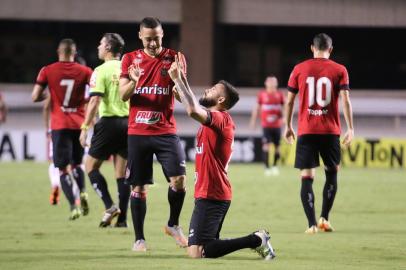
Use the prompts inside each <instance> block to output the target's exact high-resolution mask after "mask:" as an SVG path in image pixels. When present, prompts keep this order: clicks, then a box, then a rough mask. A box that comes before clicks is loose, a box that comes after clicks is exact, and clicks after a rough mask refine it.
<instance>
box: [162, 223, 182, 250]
mask: <svg viewBox="0 0 406 270" xmlns="http://www.w3.org/2000/svg"><path fill="white" fill-rule="evenodd" d="M164 231H165V233H166V234H167V235H169V236H172V237H173V239H175V241H176V244H177V245H178V246H180V247H182V248H185V247H187V239H186V237H185V235H184V234H183V231H182V228H181V227H180V226H178V225H173V227H170V226H168V225H166V226H165V227H164Z"/></svg>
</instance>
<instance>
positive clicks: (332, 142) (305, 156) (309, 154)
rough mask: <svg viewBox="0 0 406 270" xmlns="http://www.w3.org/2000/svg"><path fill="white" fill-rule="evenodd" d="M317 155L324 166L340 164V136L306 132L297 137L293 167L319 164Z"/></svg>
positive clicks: (307, 167)
mask: <svg viewBox="0 0 406 270" xmlns="http://www.w3.org/2000/svg"><path fill="white" fill-rule="evenodd" d="M319 156H321V158H322V159H323V163H324V165H325V166H326V167H329V168H332V167H336V166H338V165H339V164H340V160H341V149H340V136H338V135H333V134H306V135H301V136H299V137H298V139H297V144H296V158H295V168H298V169H312V168H316V167H318V166H320V160H319Z"/></svg>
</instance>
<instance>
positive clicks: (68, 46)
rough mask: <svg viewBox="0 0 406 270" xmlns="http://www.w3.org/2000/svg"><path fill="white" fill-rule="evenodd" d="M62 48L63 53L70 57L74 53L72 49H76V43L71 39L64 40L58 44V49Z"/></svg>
mask: <svg viewBox="0 0 406 270" xmlns="http://www.w3.org/2000/svg"><path fill="white" fill-rule="evenodd" d="M60 46H64V48H63V53H64V54H66V55H72V54H73V52H74V49H73V48H75V47H76V43H75V41H74V40H73V39H71V38H64V39H62V40H61V41H60V42H59V45H58V47H60Z"/></svg>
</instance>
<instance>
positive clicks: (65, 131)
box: [32, 39, 92, 220]
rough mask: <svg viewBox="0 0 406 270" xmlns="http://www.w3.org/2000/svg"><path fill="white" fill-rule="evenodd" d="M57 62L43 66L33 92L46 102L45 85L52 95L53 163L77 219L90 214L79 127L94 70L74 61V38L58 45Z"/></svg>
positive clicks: (37, 97)
mask: <svg viewBox="0 0 406 270" xmlns="http://www.w3.org/2000/svg"><path fill="white" fill-rule="evenodd" d="M57 52H58V60H59V61H58V62H55V63H53V64H50V65H48V66H45V67H43V68H42V69H41V70H40V72H39V74H38V77H37V81H36V84H35V86H34V89H33V91H32V100H33V101H34V102H40V101H43V100H45V99H46V94H45V92H44V90H45V88H46V86H48V88H49V92H50V95H51V136H52V144H53V160H54V164H55V167H57V168H58V169H59V174H60V182H61V186H62V190H63V192H64V194H65V196H66V198H67V199H68V201H69V204H70V208H71V214H70V217H69V218H70V219H71V220H74V219H77V218H78V217H79V216H80V214H81V212H83V215H87V214H88V211H89V207H88V200H87V193H86V192H85V181H84V173H83V170H82V168H81V167H80V164H81V163H82V157H83V148H82V146H81V145H80V142H79V135H80V125H81V124H82V122H83V120H84V116H85V104H86V99H85V92H86V87H87V85H88V84H89V80H90V76H91V74H92V70H91V69H90V68H88V67H86V66H82V65H80V64H78V63H75V62H74V57H75V54H76V44H75V42H74V41H73V40H72V39H63V40H62V41H61V42H60V43H59V46H58V50H57ZM69 164H70V165H71V169H72V175H73V178H74V179H75V181H76V183H77V185H78V187H79V190H80V199H81V208H82V211H81V210H80V209H79V208H78V207H76V205H75V196H74V194H73V181H72V177H71V175H70V174H69V172H68V166H69Z"/></svg>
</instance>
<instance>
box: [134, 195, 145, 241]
mask: <svg viewBox="0 0 406 270" xmlns="http://www.w3.org/2000/svg"><path fill="white" fill-rule="evenodd" d="M130 200H131V216H132V218H133V226H134V232H135V241H137V240H141V239H144V240H145V236H144V220H145V214H146V213H147V201H146V193H144V192H131V197H130Z"/></svg>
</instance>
